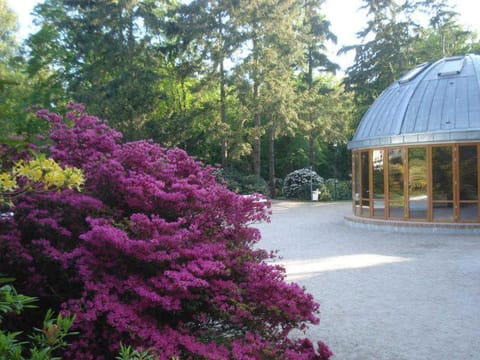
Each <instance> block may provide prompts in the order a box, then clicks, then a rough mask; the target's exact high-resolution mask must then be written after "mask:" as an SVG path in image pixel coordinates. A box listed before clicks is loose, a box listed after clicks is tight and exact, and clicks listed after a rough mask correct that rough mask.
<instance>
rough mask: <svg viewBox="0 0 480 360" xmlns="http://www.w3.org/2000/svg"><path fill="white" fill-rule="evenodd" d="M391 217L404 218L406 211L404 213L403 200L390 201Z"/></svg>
mask: <svg viewBox="0 0 480 360" xmlns="http://www.w3.org/2000/svg"><path fill="white" fill-rule="evenodd" d="M389 211H390V218H395V219H403V217H404V213H403V202H401V203H397V202H390V208H389Z"/></svg>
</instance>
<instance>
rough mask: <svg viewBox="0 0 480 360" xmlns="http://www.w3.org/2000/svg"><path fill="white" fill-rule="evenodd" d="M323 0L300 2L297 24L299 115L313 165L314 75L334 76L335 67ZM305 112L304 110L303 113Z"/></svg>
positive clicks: (315, 105) (332, 39) (331, 36)
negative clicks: (300, 55)
mask: <svg viewBox="0 0 480 360" xmlns="http://www.w3.org/2000/svg"><path fill="white" fill-rule="evenodd" d="M323 3H324V1H313V0H304V1H303V3H302V11H301V19H300V23H299V39H300V41H301V43H302V46H303V53H304V59H303V63H302V64H301V66H300V70H301V80H302V82H301V84H300V86H299V91H300V92H301V96H302V98H303V102H302V109H303V111H302V113H304V114H305V117H306V118H305V119H304V120H305V122H306V128H307V129H308V130H307V132H308V163H309V166H313V165H314V147H315V145H314V142H315V131H314V128H315V122H316V118H315V114H314V113H315V111H316V109H317V108H318V107H321V106H323V104H321V103H318V102H317V101H316V100H317V94H318V89H316V82H315V81H314V76H315V74H318V73H320V72H332V73H334V72H335V71H336V70H337V69H338V68H339V67H338V65H337V64H335V63H333V62H332V61H331V60H330V59H328V57H327V55H326V50H327V48H326V43H327V41H331V42H334V43H336V41H337V38H336V36H335V35H334V34H333V33H332V32H331V31H330V22H329V21H328V20H327V19H326V18H325V16H324V15H323V14H322V13H321V5H322V4H323ZM305 110H306V111H305Z"/></svg>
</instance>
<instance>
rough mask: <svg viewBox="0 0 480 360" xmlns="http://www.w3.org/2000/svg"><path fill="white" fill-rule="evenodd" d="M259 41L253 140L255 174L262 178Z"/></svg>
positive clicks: (254, 76)
mask: <svg viewBox="0 0 480 360" xmlns="http://www.w3.org/2000/svg"><path fill="white" fill-rule="evenodd" d="M257 46H258V44H257V39H256V38H255V36H254V38H253V56H254V59H253V61H254V66H255V68H254V71H253V106H254V107H255V112H254V115H253V117H254V119H253V121H254V128H255V135H254V139H253V172H254V174H255V175H257V176H260V169H261V164H260V162H261V155H262V154H261V151H262V150H261V145H262V144H261V126H262V124H261V118H260V104H259V101H260V99H259V88H260V84H259V79H258V54H257V51H258V48H257Z"/></svg>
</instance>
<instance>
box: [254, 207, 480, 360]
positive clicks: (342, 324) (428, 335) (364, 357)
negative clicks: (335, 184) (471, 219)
mask: <svg viewBox="0 0 480 360" xmlns="http://www.w3.org/2000/svg"><path fill="white" fill-rule="evenodd" d="M272 210H273V214H272V221H271V223H262V224H258V225H256V226H257V227H258V228H259V229H260V230H261V232H262V240H261V242H260V244H259V246H260V247H262V248H264V249H267V250H278V251H279V253H278V254H279V256H281V257H282V259H281V260H279V261H278V262H281V263H282V264H284V265H285V267H286V269H287V274H288V280H290V281H295V282H298V283H299V284H301V285H303V286H305V287H306V288H307V291H308V292H310V293H312V294H313V295H314V296H315V298H316V299H317V301H318V302H320V310H321V314H320V325H318V326H313V327H311V328H310V329H309V330H308V332H307V336H308V337H310V338H311V339H313V340H315V339H317V340H318V339H321V340H323V341H324V342H325V343H326V344H328V345H329V347H330V348H331V350H332V351H333V352H334V354H335V355H334V357H333V359H334V360H355V359H358V360H370V359H373V360H456V359H459V360H466V359H480V307H479V305H480V236H479V235H465V234H463V235H452V234H436V233H398V232H394V233H392V232H387V231H381V230H367V229H359V228H355V227H351V226H350V225H348V224H347V223H346V222H345V221H344V219H343V216H344V215H346V214H350V212H351V204H350V203H347V202H345V203H319V202H305V203H302V202H287V201H274V202H273V207H272Z"/></svg>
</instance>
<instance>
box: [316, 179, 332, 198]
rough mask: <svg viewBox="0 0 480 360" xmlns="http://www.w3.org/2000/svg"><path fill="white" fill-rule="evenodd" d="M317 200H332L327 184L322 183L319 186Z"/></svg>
mask: <svg viewBox="0 0 480 360" xmlns="http://www.w3.org/2000/svg"><path fill="white" fill-rule="evenodd" d="M318 200H319V201H332V194H331V192H330V190H329V189H328V187H327V185H326V184H325V183H323V184H322V185H321V186H320V190H319V194H318Z"/></svg>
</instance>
